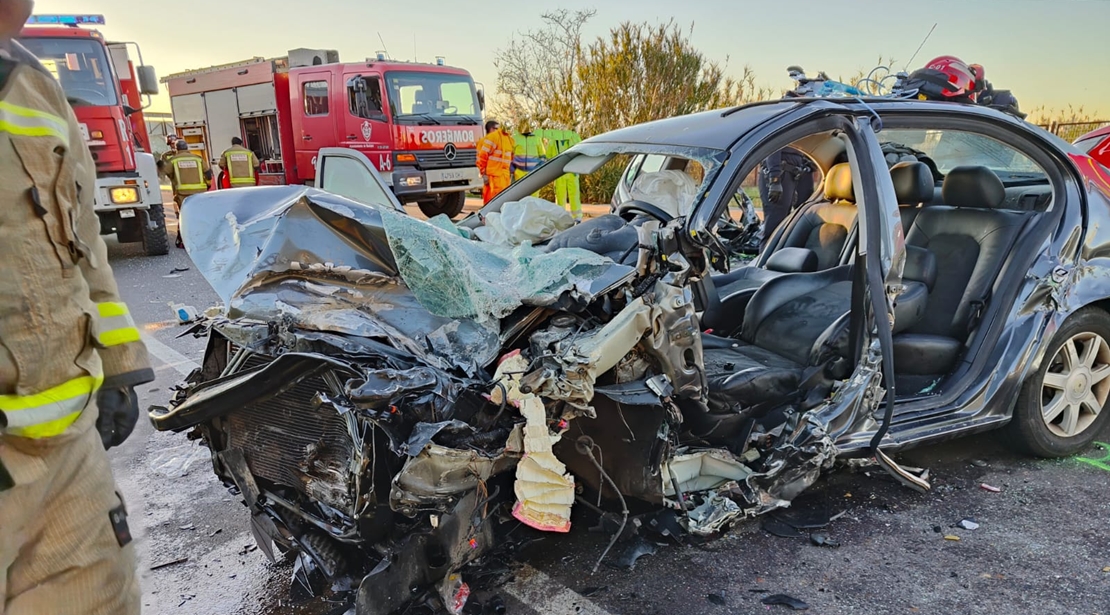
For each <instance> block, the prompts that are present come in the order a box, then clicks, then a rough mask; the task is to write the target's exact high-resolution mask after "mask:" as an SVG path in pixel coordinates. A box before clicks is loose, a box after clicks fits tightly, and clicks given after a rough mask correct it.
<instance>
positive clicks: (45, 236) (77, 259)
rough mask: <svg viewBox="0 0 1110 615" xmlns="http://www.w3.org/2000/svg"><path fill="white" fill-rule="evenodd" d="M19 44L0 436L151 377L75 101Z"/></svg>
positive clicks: (0, 150)
mask: <svg viewBox="0 0 1110 615" xmlns="http://www.w3.org/2000/svg"><path fill="white" fill-rule="evenodd" d="M17 51H19V52H21V54H20V56H18V57H17V59H18V60H19V61H12V60H9V59H5V58H0V63H4V64H5V66H6V71H2V72H0V75H3V74H4V73H5V72H6V73H7V79H5V80H4V82H3V84H2V85H0V88H2V89H0V160H2V162H0V164H2V165H3V169H4V181H2V182H0V259H2V260H3V262H4V265H5V267H6V271H5V274H4V275H3V276H0V442H2V438H4V437H8V436H21V437H25V438H35V439H42V438H50V437H53V436H58V435H60V434H62V433H63V432H65V431H66V429H67V428H68V427H69V426H70V425H72V424H73V423H74V422H76V421H77V419H78V418H79V417H80V416H81V414H82V412H83V411H85V409H86V408H94V407H95V406H94V403H95V397H96V395H95V394H96V391H97V389H99V388H100V387H102V386H103V387H124V386H134V385H136V384H141V383H144V382H149V381H151V380H153V379H154V372H153V370H151V367H150V364H149V363H148V360H147V355H146V349H145V348H144V346H143V343H142V342H141V341H140V337H139V330H138V329H137V328H136V327H135V323H134V321H133V320H132V319H131V315H130V313H129V312H128V309H127V306H126V305H124V303H123V302H122V301H120V297H119V293H118V291H117V288H116V283H115V280H114V279H113V278H112V270H111V268H110V267H109V265H108V252H107V248H106V247H105V244H104V241H103V240H102V239H101V238H100V221H99V220H98V218H97V215H96V213H95V212H94V211H93V196H94V195H93V192H94V191H95V190H96V189H97V187H96V174H95V166H94V163H93V160H92V156H91V155H90V153H89V150H88V148H87V147H86V146H85V142H84V137H83V136H82V132H81V130H80V127H79V125H78V123H77V120H76V118H75V117H74V115H73V110H72V109H71V108H70V106H69V103H67V102H66V96H65V94H64V93H63V92H62V90H61V88H60V87H59V86H58V84H57V82H55V81H54V79H53V78H52V77H51V76H50V74H49V73H48V72H47V71H46V70H45V69H44V68H42V66H41V64H39V63H38V62H36V61H35V60H34V59H33V58H32V57H31V56H30V55H29V54H26V51H24V50H21V49H20V48H18V47H17ZM24 55H25V56H26V57H25V58H24V57H22V56H24ZM94 411H95V410H94ZM83 423H84V422H83ZM2 448H3V447H0V449H2ZM0 599H2V596H0Z"/></svg>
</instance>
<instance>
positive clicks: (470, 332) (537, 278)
mask: <svg viewBox="0 0 1110 615" xmlns="http://www.w3.org/2000/svg"><path fill="white" fill-rule="evenodd" d="M181 229H182V237H183V239H184V241H185V245H186V249H187V250H188V252H189V256H190V257H191V258H192V260H193V262H194V263H195V264H196V266H197V268H198V269H199V271H200V273H201V274H202V275H203V276H204V277H205V278H206V279H207V280H208V282H209V283H210V284H211V285H212V288H213V289H214V290H215V291H216V293H217V294H218V295H219V296H220V299H221V300H222V301H223V304H224V307H223V313H224V316H226V318H227V319H229V320H231V319H234V320H237V321H244V320H245V321H255V322H259V323H273V322H281V323H283V324H284V325H286V326H287V327H293V328H296V329H301V330H316V331H321V332H329V333H339V334H345V335H353V336H358V337H364V338H372V339H379V340H382V341H387V342H388V343H390V344H391V345H393V346H394V347H396V348H398V349H402V350H405V351H408V352H410V353H412V354H413V355H414V356H416V357H418V358H420V359H422V360H424V361H425V362H427V363H428V364H429V365H432V366H435V367H439V368H441V369H455V368H458V369H461V370H463V371H464V372H466V373H467V374H468V375H474V374H475V373H476V372H477V370H478V369H479V368H480V367H482V366H485V365H488V364H489V363H490V362H492V361H493V359H494V358H496V356H497V353H498V351H499V349H500V348H501V345H502V339H501V337H502V328H501V320H502V319H504V318H505V317H506V316H509V315H510V314H512V313H513V312H514V311H515V310H518V309H519V308H521V307H532V308H536V307H552V306H556V305H559V306H561V307H562V308H563V309H566V308H567V307H572V306H574V305H576V304H579V305H584V304H586V303H588V302H589V301H590V300H591V299H592V298H593V297H594V296H596V295H597V294H600V293H602V292H604V291H606V290H607V289H608V288H610V287H612V286H613V285H614V284H616V283H619V282H620V281H621V280H623V279H624V278H626V277H627V276H628V275H630V274H631V272H632V270H631V268H629V267H624V266H621V265H616V264H614V263H613V262H612V261H611V260H609V259H607V258H605V257H603V256H600V255H598V254H595V253H593V252H589V251H586V250H581V249H576V248H568V249H560V250H557V251H553V252H551V253H544V252H542V251H540V250H538V249H536V248H534V247H532V246H530V245H527V244H525V245H521V246H516V247H513V248H507V247H502V246H496V245H491V244H484V243H479V242H475V241H471V240H470V239H468V238H466V237H464V236H463V235H462V234H461V233H460V232H459V231H458V230H457V229H456V228H455V227H454V226H453V225H452V224H451V223H450V221H448V220H447V219H446V218H443V217H441V218H439V219H434V220H433V221H431V223H428V222H424V221H421V220H417V219H415V218H411V217H409V216H407V215H405V214H402V213H399V212H395V211H392V210H390V209H388V208H385V207H383V208H381V209H377V208H374V207H369V206H366V205H363V204H360V203H357V202H355V201H351V200H348V199H345V198H343V197H339V196H336V195H334V194H330V193H327V192H324V191H321V190H316V189H313V188H307V187H293V186H282V187H266V188H256V189H250V190H228V191H219V192H214V193H206V194H201V195H195V196H192V197H189V203H188V206H186V207H184V208H183V209H182V216H181ZM234 341H237V342H239V343H243V344H249V343H250V342H251V341H252V340H248V339H240V340H234Z"/></svg>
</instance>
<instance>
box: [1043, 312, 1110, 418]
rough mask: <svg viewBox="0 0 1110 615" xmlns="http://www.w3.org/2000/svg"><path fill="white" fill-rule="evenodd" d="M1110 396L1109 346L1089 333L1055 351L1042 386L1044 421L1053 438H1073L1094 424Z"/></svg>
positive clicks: (1099, 336)
mask: <svg viewBox="0 0 1110 615" xmlns="http://www.w3.org/2000/svg"><path fill="white" fill-rule="evenodd" d="M1108 396H1110V344H1108V343H1107V342H1106V340H1105V339H1104V338H1103V337H1102V336H1101V335H1098V334H1097V333H1091V332H1089V331H1087V332H1083V333H1077V334H1075V335H1073V336H1071V337H1070V338H1069V339H1068V340H1067V341H1066V342H1064V344H1063V346H1060V349H1059V350H1057V351H1056V355H1055V356H1053V358H1052V362H1051V363H1050V364H1049V367H1048V371H1047V372H1045V375H1044V379H1043V381H1042V385H1041V419H1042V420H1044V423H1045V426H1047V427H1048V430H1049V431H1050V432H1052V434H1053V435H1055V436H1058V437H1061V438H1072V437H1075V436H1078V435H1079V434H1081V433H1083V432H1084V431H1086V430H1087V429H1089V428H1090V427H1091V425H1092V424H1094V422H1095V419H1096V418H1098V415H1099V413H1101V412H1102V410H1103V408H1105V407H1106V399H1107V397H1108Z"/></svg>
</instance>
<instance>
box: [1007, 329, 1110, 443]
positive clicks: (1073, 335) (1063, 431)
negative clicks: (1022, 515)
mask: <svg viewBox="0 0 1110 615" xmlns="http://www.w3.org/2000/svg"><path fill="white" fill-rule="evenodd" d="M1108 398H1110V315H1107V314H1106V312H1103V311H1102V310H1099V309H1096V308H1086V309H1084V310H1082V311H1080V312H1077V313H1076V314H1074V315H1072V316H1071V317H1070V318H1068V320H1066V321H1065V322H1064V326H1063V327H1061V328H1060V330H1059V331H1057V332H1056V335H1055V336H1054V337H1053V338H1052V342H1051V344H1049V347H1048V352H1047V353H1045V358H1044V360H1043V361H1042V363H1041V367H1040V369H1038V370H1037V372H1036V373H1034V374H1033V375H1032V376H1030V377H1029V378H1028V379H1027V380H1026V381H1025V383H1024V384H1023V385H1022V389H1021V394H1020V395H1019V396H1018V401H1017V406H1016V407H1015V408H1014V417H1013V420H1011V421H1010V424H1009V425H1008V430H1009V435H1010V436H1011V437H1010V438H1009V440H1010V441H1011V442H1012V443H1013V444H1014V445H1016V446H1018V447H1019V448H1021V449H1023V450H1025V451H1026V452H1029V453H1032V454H1034V455H1039V456H1041V457H1065V456H1068V455H1074V454H1076V453H1078V452H1080V451H1081V450H1083V449H1084V448H1085V447H1086V446H1087V445H1089V444H1090V443H1091V442H1092V441H1093V440H1094V439H1095V437H1096V436H1097V435H1098V434H1099V432H1100V431H1101V430H1102V429H1103V428H1104V427H1105V426H1106V422H1107V420H1108V419H1107V416H1110V412H1107V411H1106V402H1107V399H1108Z"/></svg>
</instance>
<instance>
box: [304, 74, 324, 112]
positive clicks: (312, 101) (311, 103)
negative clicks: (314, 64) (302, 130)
mask: <svg viewBox="0 0 1110 615" xmlns="http://www.w3.org/2000/svg"><path fill="white" fill-rule="evenodd" d="M302 87H303V88H304V114H305V115H327V114H328V82H327V81H306V82H305V83H304V86H302Z"/></svg>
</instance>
